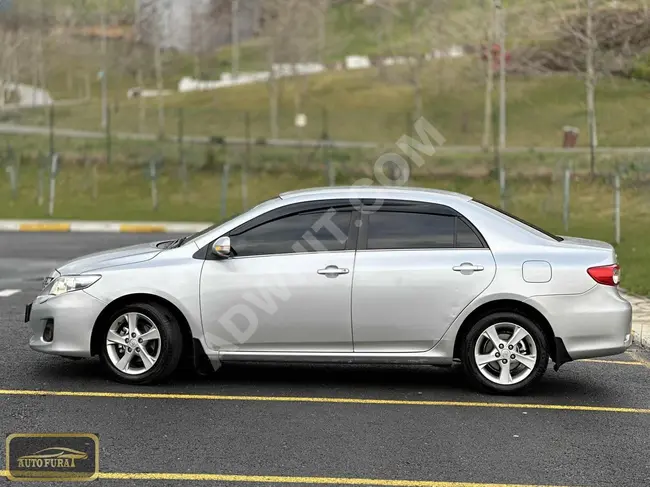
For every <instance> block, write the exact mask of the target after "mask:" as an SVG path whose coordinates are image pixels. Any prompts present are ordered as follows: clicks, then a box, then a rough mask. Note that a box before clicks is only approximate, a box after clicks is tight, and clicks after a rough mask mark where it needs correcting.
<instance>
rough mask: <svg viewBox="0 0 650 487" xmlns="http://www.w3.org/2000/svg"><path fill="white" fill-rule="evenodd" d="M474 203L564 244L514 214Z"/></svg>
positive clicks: (560, 238) (482, 203) (556, 237)
mask: <svg viewBox="0 0 650 487" xmlns="http://www.w3.org/2000/svg"><path fill="white" fill-rule="evenodd" d="M472 201H474V202H475V203H478V204H479V205H483V206H486V207H488V208H490V209H491V210H493V211H496V212H497V213H499V214H501V215H502V216H505V217H507V218H510V219H512V220H514V221H516V222H517V223H519V224H521V225H524V226H526V227H528V228H531V229H533V230H535V231H537V232H539V233H541V234H543V235H545V236H547V237H550V238H552V239H553V240H555V241H556V242H562V241H563V240H564V239H563V238H562V237H558V236H557V235H553V234H552V233H550V232H547V231H546V230H544V229H543V228H540V227H538V226H537V225H533V224H532V223H530V222H527V221H526V220H522V219H521V218H519V217H517V216H515V215H512V214H510V213H508V212H507V211H505V210H502V209H500V208H496V207H494V206H492V205H490V204H488V203H485V202H483V201H479V200H472Z"/></svg>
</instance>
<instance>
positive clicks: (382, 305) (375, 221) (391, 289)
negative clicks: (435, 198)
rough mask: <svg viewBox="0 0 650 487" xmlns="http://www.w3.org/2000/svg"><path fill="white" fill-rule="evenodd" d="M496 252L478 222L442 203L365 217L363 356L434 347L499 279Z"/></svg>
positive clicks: (360, 270) (355, 311)
mask: <svg viewBox="0 0 650 487" xmlns="http://www.w3.org/2000/svg"><path fill="white" fill-rule="evenodd" d="M495 271H496V267H495V262H494V258H493V256H492V252H491V251H490V250H489V249H488V248H487V247H486V246H485V244H484V243H483V241H482V239H481V238H480V237H479V236H478V234H477V233H476V232H475V231H474V229H473V228H472V226H471V225H469V224H468V223H467V222H466V220H464V219H463V218H462V217H459V216H457V215H455V214H454V213H453V212H451V211H444V207H443V209H441V208H438V207H437V205H424V206H423V205H422V204H419V205H414V206H413V207H412V208H408V207H402V206H399V207H391V206H390V205H384V206H383V207H382V209H380V210H379V211H378V212H374V213H371V214H368V215H364V219H363V229H362V230H361V235H360V237H359V250H358V251H357V257H356V262H355V272H354V282H353V290H352V296H353V301H352V322H353V330H354V351H355V352H423V351H426V350H429V349H431V348H432V347H433V346H434V345H435V344H436V343H437V342H438V340H440V338H441V337H442V336H443V335H444V333H445V331H446V330H447V328H449V326H450V325H451V323H452V322H453V321H454V320H455V319H456V317H457V316H458V315H459V313H460V312H461V311H462V310H463V309H464V308H465V307H466V306H467V305H468V304H469V303H470V302H471V301H472V300H474V299H475V298H476V297H477V296H478V295H479V294H481V292H483V291H484V290H485V289H486V288H487V286H488V285H489V284H490V282H491V281H492V279H493V277H494V274H495Z"/></svg>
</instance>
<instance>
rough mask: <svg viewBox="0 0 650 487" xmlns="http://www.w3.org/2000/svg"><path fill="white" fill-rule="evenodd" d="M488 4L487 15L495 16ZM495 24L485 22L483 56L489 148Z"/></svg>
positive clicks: (485, 131)
mask: <svg viewBox="0 0 650 487" xmlns="http://www.w3.org/2000/svg"><path fill="white" fill-rule="evenodd" d="M484 4H485V5H487V6H488V8H487V9H486V10H487V12H489V15H486V17H488V18H489V17H492V18H495V14H496V9H495V8H494V3H493V1H492V0H487V2H485V3H484ZM495 24H496V22H485V42H484V48H483V53H482V54H483V56H484V57H485V98H484V102H483V106H484V110H483V114H484V115H483V139H482V141H481V147H483V149H484V150H487V149H488V147H490V143H491V139H492V95H493V92H494V55H493V53H494V50H493V49H492V46H493V45H494V38H495Z"/></svg>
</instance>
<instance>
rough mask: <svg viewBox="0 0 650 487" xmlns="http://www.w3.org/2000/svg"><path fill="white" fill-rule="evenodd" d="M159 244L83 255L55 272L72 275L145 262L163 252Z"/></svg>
mask: <svg viewBox="0 0 650 487" xmlns="http://www.w3.org/2000/svg"><path fill="white" fill-rule="evenodd" d="M159 243H161V242H153V243H147V244H138V245H131V246H129V247H121V248H119V249H113V250H107V251H104V252H97V253H94V254H89V255H85V256H83V257H79V258H78V259H74V260H72V261H70V262H68V263H67V264H65V265H63V266H61V267H59V268H58V269H57V271H58V272H59V273H60V274H61V275H74V274H83V273H85V272H91V271H94V270H97V269H104V268H106V267H115V266H118V265H126V264H136V263H138V262H145V261H147V260H151V259H153V258H154V257H155V256H156V255H158V254H159V253H160V252H162V251H163V250H164V249H162V248H158V247H157V245H158V244H159Z"/></svg>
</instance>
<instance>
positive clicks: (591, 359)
mask: <svg viewBox="0 0 650 487" xmlns="http://www.w3.org/2000/svg"><path fill="white" fill-rule="evenodd" d="M577 362H592V363H596V364H615V365H640V366H643V365H644V364H643V362H635V361H625V360H600V359H593V358H584V359H581V360H577Z"/></svg>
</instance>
